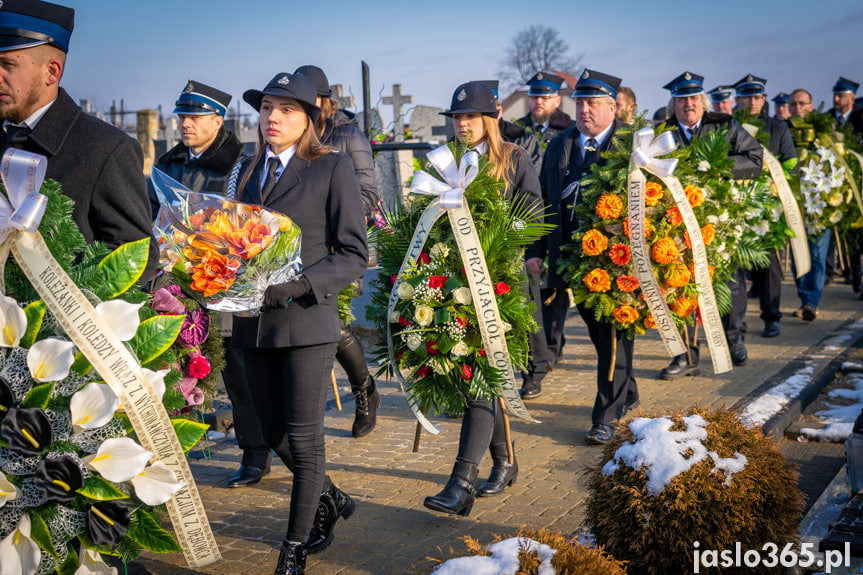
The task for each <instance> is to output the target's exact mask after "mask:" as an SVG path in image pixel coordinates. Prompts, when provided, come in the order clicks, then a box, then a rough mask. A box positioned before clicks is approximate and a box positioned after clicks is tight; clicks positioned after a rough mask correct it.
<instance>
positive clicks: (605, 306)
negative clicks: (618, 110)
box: [560, 125, 770, 337]
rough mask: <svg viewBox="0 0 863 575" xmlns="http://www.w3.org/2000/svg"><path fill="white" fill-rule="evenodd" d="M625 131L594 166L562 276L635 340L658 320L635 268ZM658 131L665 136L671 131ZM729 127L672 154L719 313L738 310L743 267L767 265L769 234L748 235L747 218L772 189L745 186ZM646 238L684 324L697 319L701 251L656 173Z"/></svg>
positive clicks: (601, 316) (649, 192) (579, 297)
mask: <svg viewBox="0 0 863 575" xmlns="http://www.w3.org/2000/svg"><path fill="white" fill-rule="evenodd" d="M635 129H637V128H624V129H622V130H619V131H618V132H617V137H616V141H615V144H614V147H613V149H611V150H610V151H608V152H605V153H604V154H603V156H604V157H605V158H606V164H605V166H603V167H599V166H594V167H593V171H592V173H591V175H590V176H588V178H586V179H585V180H584V182H583V183H582V184H583V185H582V189H581V193H582V201H581V202H580V203H579V204H578V205H577V206H576V208H575V209H576V217H577V219H578V228H577V230H576V231H575V232H574V233H573V237H572V241H571V243H570V244H569V245H564V246H563V248H562V251H563V254H562V258H561V261H560V271H561V273H562V274H563V275H564V277H565V278H566V279H567V281H568V283H569V285H570V287H571V289H572V292H573V296H574V300H575V302H576V303H584V305H585V306H586V307H588V308H589V309H591V310H592V312H593V313H594V316H595V318H596V319H597V321H603V322H609V323H612V324H613V325H614V326H615V328H617V329H618V330H621V331H624V332H625V333H626V334H627V336H628V337H634V336H635V335H636V334H643V333H645V331H646V330H647V329H655V328H656V322H655V321H654V319H653V315H652V314H651V312H650V308H649V307H648V305H647V302H646V300H645V299H644V296H643V294H642V292H641V286H640V285H639V281H638V279H637V277H636V273H635V267H634V264H633V262H632V257H631V248H630V238H629V225H630V223H629V217H628V208H627V205H628V201H629V200H628V195H627V175H628V173H629V169H630V156H631V154H632V143H633V133H634V130H635ZM667 129H668V128H667V127H666V126H665V125H662V126H659V127H658V128H657V131H656V133H657V134H658V133H660V132H662V131H665V130H667ZM728 149H729V144H728V141H727V139H726V131H725V130H723V129H719V130H713V131H710V132H707V133H706V134H704V136H702V137H696V138H694V139H693V140H692V142H691V145H690V146H687V147H686V148H682V149H678V150H676V151H674V152H673V153H672V154H670V157H674V158H677V159H678V165H677V170H676V172H675V175H676V176H677V178H678V179H679V180H680V183H681V185H682V186H683V187H684V191H685V192H686V196H687V201H688V202H689V205H690V207H691V208H692V210H693V212H694V214H695V216H696V219H697V220H698V224H699V227H700V228H701V235H702V238H703V240H704V244H705V250H706V253H707V263H708V270H709V272H710V277H711V282H712V286H713V290H714V293H715V295H716V300H717V304H718V307H719V309H720V312H723V313H724V311H726V310H727V309H729V306H730V302H731V295H730V291H729V289H728V286H727V285H726V283H725V282H726V280H727V279H728V278H730V277H731V276H732V274H733V273H734V272H735V271H736V270H737V269H738V268H741V267H742V268H747V269H748V268H751V267H763V266H766V265H767V263H768V262H769V260H768V259H767V257H768V254H767V250H766V248H765V246H764V244H763V241H762V239H761V237H760V236H759V235H758V234H757V233H756V232H753V231H747V227H749V224H748V223H747V221H746V218H747V214H749V213H751V212H752V211H753V210H756V209H759V208H760V207H761V206H763V205H765V202H766V197H767V196H769V194H770V191H769V188H768V187H767V186H766V185H762V184H761V183H759V182H736V181H735V180H733V178H732V175H731V168H732V167H733V165H734V160H733V159H730V158H728ZM647 180H648V183H647V188H646V190H645V204H646V208H645V235H646V238H647V244H648V250H649V251H648V253H649V256H650V259H651V264H652V266H653V273H654V276H655V277H656V278H657V281H658V283H659V286H660V289H661V290H662V293H663V294H664V296H665V300H666V303H667V304H668V307H669V310H670V311H671V315H672V318H673V319H674V321H675V322H676V323H677V325H678V326H679V327H682V326H683V325H684V324H686V323H691V322H693V321H695V319H696V314H695V312H696V310H697V309H698V294H699V287H698V285H697V284H696V283H695V271H694V262H693V254H692V244H691V241H690V238H689V234H688V232H687V231H686V228H685V226H684V224H683V218H682V216H681V213H680V209H679V207H677V204H676V203H675V202H674V199H673V198H672V195H671V192H670V191H669V190H668V189H667V188H666V187H665V185H664V184H663V183H662V182H661V181H660V180H659V179H658V178H656V177H655V176H653V175H648V176H647Z"/></svg>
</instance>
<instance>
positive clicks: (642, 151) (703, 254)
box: [630, 128, 731, 373]
mask: <svg viewBox="0 0 863 575" xmlns="http://www.w3.org/2000/svg"><path fill="white" fill-rule="evenodd" d="M666 133H668V132H665V133H663V134H660V136H659V138H656V139H655V140H654V137H653V128H643V129H641V130H639V131H638V132H636V133H635V140H634V142H633V148H634V150H635V151H633V154H632V161H633V162H634V163H635V165H637V166H638V167H640V168H642V169H644V170H646V171H648V172H650V173H651V174H653V175H654V176H656V177H658V178H659V179H660V180H662V183H664V184H665V186H666V187H667V188H668V189H669V190H670V191H671V196H672V197H673V198H674V201H675V202H676V203H677V207H678V209H679V210H680V214H681V216H682V217H683V225H684V227H685V228H686V231H687V232H689V240H690V242H691V243H692V260H693V263H694V267H695V283H696V285H697V286H698V288H699V289H698V306H699V308H700V310H701V321H702V323H703V324H704V332H705V335H706V339H707V345H708V346H709V347H710V357H711V359H712V361H713V371H714V373H725V372H726V371H731V354H730V353H729V351H728V343H727V342H726V340H725V330H724V329H723V328H722V320H721V318H720V315H719V307H718V306H717V304H716V296H715V294H714V293H713V284H712V283H711V281H710V271H709V269H708V267H707V251H706V249H705V247H704V239H703V238H702V237H701V227H700V226H699V225H698V220H697V218H696V217H695V213H694V212H693V211H692V206H690V205H689V200H688V199H687V197H686V192H685V191H684V190H683V186H682V185H681V184H680V180H678V179H677V177H675V176H674V170H675V168H676V167H677V162H676V160H673V159H665V160H662V159H657V158H655V157H654V156H655V155H659V153H668V152H669V151H671V150H673V149H674V147H672V146H676V143H675V142H674V139H673V136H671V135H670V134H669V136H667V137H665V136H664V135H665V134H666ZM664 150H667V151H664ZM651 154H653V155H651ZM630 187H631V186H630ZM631 223H632V221H631V220H630V225H631ZM639 281H640V278H639ZM663 299H664V298H663ZM651 312H653V309H651Z"/></svg>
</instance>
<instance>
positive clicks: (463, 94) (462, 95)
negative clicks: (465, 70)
mask: <svg viewBox="0 0 863 575" xmlns="http://www.w3.org/2000/svg"><path fill="white" fill-rule="evenodd" d="M465 98H467V92H465V91H464V89H462V91H461V92H459V93H458V96H456V100H458V101H459V102H464V99H465Z"/></svg>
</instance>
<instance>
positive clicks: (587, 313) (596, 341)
mask: <svg viewBox="0 0 863 575" xmlns="http://www.w3.org/2000/svg"><path fill="white" fill-rule="evenodd" d="M578 313H579V314H581V318H582V319H583V320H584V323H586V324H587V333H588V335H590V341H591V342H592V343H593V347H594V349H595V350H596V399H595V400H594V402H593V411H592V412H591V420H592V421H593V424H594V425H596V424H598V423H601V424H604V425H610V424H611V422H612V421H614V420H615V419H620V418H621V417H622V416H623V411H624V407H625V406H626V404H627V403H633V402H634V401H635V400H637V399H638V384H637V383H636V381H635V374H634V373H633V369H632V359H633V355H634V353H635V340H634V339H629V338H628V337H626V335H625V334H624V332H622V331H615V330H614V328H613V326H612V325H611V324H610V323H607V322H599V321H596V319H595V318H594V315H593V310H592V309H588V308H586V307H585V306H584V305H582V304H578ZM612 338H613V339H614V340H615V342H616V343H615V345H614V346H612ZM612 347H614V348H616V352H615V353H614V354H613V353H612ZM612 362H614V373H613V375H612V377H611V379H609V377H608V373H609V370H610V368H611V365H612Z"/></svg>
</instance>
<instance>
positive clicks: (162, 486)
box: [132, 461, 186, 505]
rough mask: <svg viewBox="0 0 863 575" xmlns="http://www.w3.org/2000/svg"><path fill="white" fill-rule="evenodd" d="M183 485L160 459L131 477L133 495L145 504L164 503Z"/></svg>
mask: <svg viewBox="0 0 863 575" xmlns="http://www.w3.org/2000/svg"><path fill="white" fill-rule="evenodd" d="M185 485H186V483H185V482H182V481H177V476H176V475H175V474H174V472H173V471H171V470H170V469H168V466H167V465H165V464H164V463H162V462H161V461H157V462H156V463H154V464H153V465H150V466H149V467H147V468H145V469H144V470H143V471H142V472H141V473H139V474H138V475H136V476H135V477H133V478H132V486H133V487H134V488H135V495H137V496H138V499H140V500H141V501H143V502H144V503H146V504H147V505H161V504H162V503H165V502H166V501H168V500H169V499H170V498H171V497H172V496H173V495H174V493H176V492H177V491H179V490H180V489H182V488H183V487H184V486H185Z"/></svg>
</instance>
